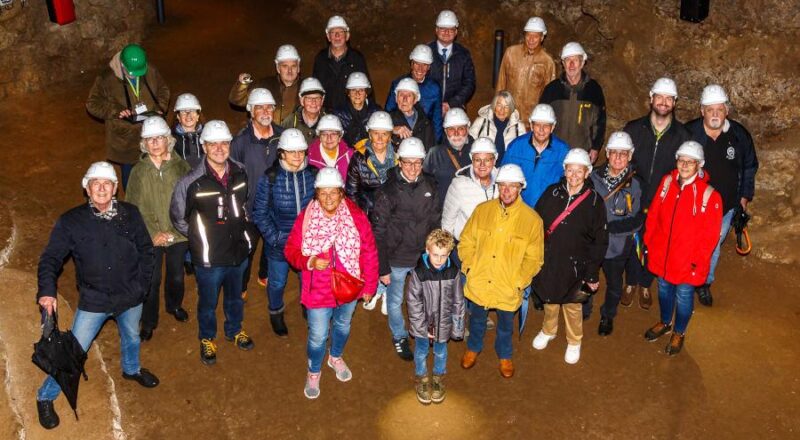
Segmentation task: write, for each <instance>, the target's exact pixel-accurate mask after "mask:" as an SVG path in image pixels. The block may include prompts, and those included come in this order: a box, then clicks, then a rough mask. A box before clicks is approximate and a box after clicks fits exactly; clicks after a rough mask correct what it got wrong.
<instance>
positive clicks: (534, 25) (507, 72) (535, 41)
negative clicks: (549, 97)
mask: <svg viewBox="0 0 800 440" xmlns="http://www.w3.org/2000/svg"><path fill="white" fill-rule="evenodd" d="M546 36H547V27H546V26H545V24H544V20H542V19H541V18H539V17H531V18H529V19H528V22H527V23H526V24H525V27H524V29H523V42H522V43H520V44H515V45H513V46H509V47H508V48H507V49H506V51H505V53H504V54H503V61H502V62H501V63H500V71H499V72H498V74H497V85H496V86H495V90H496V91H497V92H499V91H500V90H508V91H509V92H511V94H512V95H514V99H515V100H516V101H517V109H519V115H520V117H521V118H524V119H527V118H528V117H530V115H531V112H532V111H533V107H534V106H535V105H536V104H538V103H539V97H540V96H541V94H542V90H544V87H545V86H546V85H547V84H548V83H549V82H550V81H552V80H554V79H556V63H555V61H553V57H552V56H550V54H549V53H548V52H547V50H546V49H545V48H544V47H543V46H542V44H543V43H544V39H545V37H546Z"/></svg>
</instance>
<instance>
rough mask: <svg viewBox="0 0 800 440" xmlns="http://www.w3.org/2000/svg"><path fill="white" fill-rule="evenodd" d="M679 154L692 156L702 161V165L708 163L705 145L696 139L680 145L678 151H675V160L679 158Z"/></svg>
mask: <svg viewBox="0 0 800 440" xmlns="http://www.w3.org/2000/svg"><path fill="white" fill-rule="evenodd" d="M679 156H684V157H690V158H692V159H694V160H697V161H699V162H700V167H702V166H703V165H705V164H706V157H705V154H704V153H703V146H702V145H700V144H699V143H697V142H695V141H686V142H684V143H682V144H681V146H680V147H678V151H677V152H676V153H675V160H678V157H679Z"/></svg>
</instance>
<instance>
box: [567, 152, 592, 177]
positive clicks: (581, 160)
mask: <svg viewBox="0 0 800 440" xmlns="http://www.w3.org/2000/svg"><path fill="white" fill-rule="evenodd" d="M570 164H572V165H583V166H585V167H586V168H588V172H590V173H591V172H592V159H590V158H589V153H587V152H586V150H584V149H583V148H573V149H571V150H569V151H568V152H567V156H566V157H565V158H564V169H565V170H566V169H567V165H570Z"/></svg>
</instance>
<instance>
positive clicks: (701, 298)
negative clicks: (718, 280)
mask: <svg viewBox="0 0 800 440" xmlns="http://www.w3.org/2000/svg"><path fill="white" fill-rule="evenodd" d="M694 291H695V293H697V301H698V302H699V303H700V304H702V305H704V306H706V307H711V305H713V304H714V298H713V297H712V296H711V285H710V284H703V285H702V286H700V287H698V288H696V289H694Z"/></svg>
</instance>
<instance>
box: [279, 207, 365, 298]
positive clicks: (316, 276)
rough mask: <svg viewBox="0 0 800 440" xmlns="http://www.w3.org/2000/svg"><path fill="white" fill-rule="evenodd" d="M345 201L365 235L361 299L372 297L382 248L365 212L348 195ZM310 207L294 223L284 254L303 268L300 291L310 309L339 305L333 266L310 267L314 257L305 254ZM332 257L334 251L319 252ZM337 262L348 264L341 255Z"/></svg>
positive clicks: (362, 233)
mask: <svg viewBox="0 0 800 440" xmlns="http://www.w3.org/2000/svg"><path fill="white" fill-rule="evenodd" d="M342 203H346V204H347V208H348V209H350V215H352V216H353V222H354V223H355V225H356V229H358V235H359V237H361V255H360V256H359V262H360V266H361V278H362V279H363V280H364V289H363V290H362V291H361V295H359V298H360V297H362V296H364V295H370V296H372V295H374V294H375V290H376V288H377V287H378V249H377V248H376V247H375V237H374V236H373V235H372V226H371V225H370V223H369V219H367V216H366V214H364V211H362V210H360V209H359V208H358V206H357V205H356V204H355V203H353V202H351V201H350V199H347V198H345V199H344V200H342ZM307 210H308V208H306V209H303V211H302V212H301V213H300V215H299V216H297V220H295V222H294V226H292V232H290V233H289V238H288V239H287V242H286V248H285V250H284V255H285V256H286V261H288V262H289V264H291V265H292V266H293V267H295V268H296V269H298V270H301V271H302V279H303V282H302V284H303V286H302V291H301V292H300V302H301V303H302V304H303V305H304V306H306V308H309V309H321V308H332V307H336V300H335V299H334V297H333V291H331V268H330V266H328V268H327V269H325V270H309V269H308V260H309V258H311V257H308V256H305V255H303V251H302V246H303V220H304V219H305V217H306V211H307ZM331 256H332V252H331V251H330V250H328V252H327V253H326V254H324V255H323V254H320V255H317V257H322V258H326V259H330V258H331ZM336 265H337V267H344V266H343V265H342V263H341V261H339V260H338V258H337V263H336Z"/></svg>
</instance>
